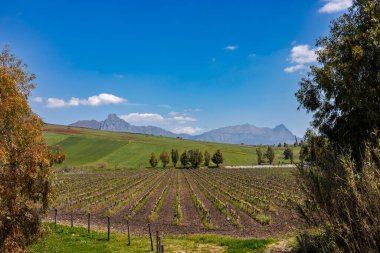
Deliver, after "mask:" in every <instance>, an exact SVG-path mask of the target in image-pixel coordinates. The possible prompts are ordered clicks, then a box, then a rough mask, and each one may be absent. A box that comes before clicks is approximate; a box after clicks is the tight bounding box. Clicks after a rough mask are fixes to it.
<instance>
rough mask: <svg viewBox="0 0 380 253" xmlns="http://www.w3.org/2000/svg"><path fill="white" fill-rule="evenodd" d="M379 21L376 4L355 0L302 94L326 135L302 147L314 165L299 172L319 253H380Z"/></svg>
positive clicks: (322, 43) (304, 209)
mask: <svg viewBox="0 0 380 253" xmlns="http://www.w3.org/2000/svg"><path fill="white" fill-rule="evenodd" d="M379 17H380V2H379V1H378V0H354V1H353V6H352V7H351V8H350V9H349V12H348V13H346V14H343V15H342V16H341V17H339V18H338V19H336V20H334V21H333V22H332V23H331V28H330V33H329V35H328V36H326V37H324V38H321V39H319V40H318V42H317V46H318V47H319V51H318V52H317V54H318V65H317V66H313V67H312V68H311V72H310V73H309V75H308V77H307V78H304V79H302V81H301V83H300V89H299V90H298V92H297V93H296V96H297V99H298V101H299V102H300V107H303V108H305V109H306V110H307V111H308V112H312V113H313V122H312V125H313V127H315V128H316V129H317V130H318V132H319V133H320V135H321V136H311V137H308V138H307V143H306V144H304V145H308V146H309V147H310V152H308V155H309V157H310V160H312V161H313V162H312V163H311V166H308V167H304V166H299V167H298V169H299V175H298V185H299V186H300V189H301V191H302V193H303V195H304V196H305V198H304V202H303V203H302V204H301V205H299V206H298V208H299V211H300V214H301V215H302V217H304V218H305V220H306V221H307V222H308V223H310V224H311V225H313V226H315V227H319V228H320V230H322V231H323V234H324V235H325V236H324V237H321V238H319V239H318V241H320V242H318V245H320V246H321V247H320V248H318V249H317V250H318V251H321V252H379V251H380V246H379V245H380V236H379V234H380V222H379V220H380V219H379V217H380V212H379V210H380V201H379V199H380V187H379V186H380V176H379V171H380V146H379V145H378V142H379V135H380V132H378V131H376V129H380V110H379V98H380V74H379V73H380V60H379V59H380V43H379V42H380V18H379ZM305 142H306V141H305ZM321 144H322V145H321ZM304 145H303V146H302V149H303V148H304V147H305V146H304ZM302 149H301V150H302ZM302 153H306V152H304V151H303V152H302ZM302 153H301V154H300V155H302ZM302 156H304V155H302ZM301 158H302V160H303V159H304V157H301ZM314 241H315V240H314ZM305 242H307V241H305V240H303V241H302V238H301V244H302V245H303V249H304V250H305V251H308V252H315V251H313V249H311V250H308V249H307V247H308V246H309V245H307V244H305ZM314 244H315V243H314Z"/></svg>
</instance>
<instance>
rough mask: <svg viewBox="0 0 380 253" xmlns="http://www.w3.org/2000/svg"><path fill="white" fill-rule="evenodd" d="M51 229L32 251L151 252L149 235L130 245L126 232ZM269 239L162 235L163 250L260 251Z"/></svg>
mask: <svg viewBox="0 0 380 253" xmlns="http://www.w3.org/2000/svg"><path fill="white" fill-rule="evenodd" d="M49 228H50V230H51V233H49V235H48V236H47V237H45V238H44V239H41V240H40V241H39V242H38V243H36V244H34V245H32V246H31V247H30V251H31V252H34V253H37V252H38V253H42V252H57V253H60V252H62V253H63V252H102V253H106V252H120V253H121V252H134V253H136V252H151V251H150V242H149V238H148V236H141V235H139V236H137V235H132V237H131V246H128V245H127V242H128V239H127V238H128V237H127V235H126V234H121V233H112V234H111V240H110V241H107V240H106V238H107V233H106V232H91V235H88V234H87V229H86V228H81V227H73V228H71V227H67V226H62V225H53V224H50V225H49ZM274 242H275V240H271V239H238V238H230V237H224V236H216V235H190V236H169V235H167V236H163V238H162V245H165V252H205V253H206V252H224V253H238V252H263V250H264V249H265V248H266V247H268V245H269V244H273V243H274Z"/></svg>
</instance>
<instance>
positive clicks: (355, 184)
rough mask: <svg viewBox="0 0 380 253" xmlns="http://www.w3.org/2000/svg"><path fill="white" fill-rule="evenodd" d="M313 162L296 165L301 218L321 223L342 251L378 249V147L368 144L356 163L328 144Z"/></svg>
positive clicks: (379, 212)
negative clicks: (361, 159)
mask: <svg viewBox="0 0 380 253" xmlns="http://www.w3.org/2000/svg"><path fill="white" fill-rule="evenodd" d="M315 164H316V165H315V166H313V167H311V168H305V167H303V166H300V167H299V175H298V180H299V185H300V186H301V189H302V191H303V192H304V194H305V201H304V202H303V204H302V205H300V206H299V211H300V214H301V215H302V217H303V218H304V219H305V220H306V221H308V222H309V223H310V224H312V225H315V226H322V227H323V228H324V230H325V231H326V232H327V233H329V234H331V236H333V238H334V241H335V243H336V245H337V247H338V248H340V249H341V250H343V251H344V252H379V250H380V248H379V245H380V219H379V217H380V147H376V148H373V147H372V146H370V145H369V146H367V148H366V150H365V153H364V156H363V163H362V164H358V163H357V162H355V160H353V159H352V158H351V156H350V155H349V154H343V155H342V154H341V153H340V151H337V150H336V149H334V147H332V146H330V147H328V148H326V149H325V150H324V152H322V153H321V154H320V155H319V156H318V159H317V161H316V163H315Z"/></svg>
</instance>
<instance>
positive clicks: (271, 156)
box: [265, 146, 275, 164]
mask: <svg viewBox="0 0 380 253" xmlns="http://www.w3.org/2000/svg"><path fill="white" fill-rule="evenodd" d="M265 157H266V158H267V159H268V162H269V164H273V161H274V158H275V154H274V150H273V148H272V147H271V146H269V147H268V149H267V152H266V153H265Z"/></svg>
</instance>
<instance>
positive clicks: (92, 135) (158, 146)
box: [44, 125, 299, 169]
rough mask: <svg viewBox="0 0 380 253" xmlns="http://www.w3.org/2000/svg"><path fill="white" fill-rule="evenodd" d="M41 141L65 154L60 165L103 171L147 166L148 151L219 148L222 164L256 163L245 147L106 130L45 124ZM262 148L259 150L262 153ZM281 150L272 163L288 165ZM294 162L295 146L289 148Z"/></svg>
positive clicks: (251, 149)
mask: <svg viewBox="0 0 380 253" xmlns="http://www.w3.org/2000/svg"><path fill="white" fill-rule="evenodd" d="M44 136H45V139H46V141H47V143H48V145H50V146H54V145H59V146H61V147H62V148H63V153H65V154H66V161H65V162H64V164H63V166H65V165H69V166H99V165H100V164H106V165H107V168H110V169H114V168H143V167H148V166H149V162H148V161H149V157H150V154H151V153H152V152H155V153H156V154H157V156H159V153H160V152H162V151H164V150H166V151H170V150H171V149H172V148H175V149H178V150H179V152H182V151H183V150H192V149H197V148H198V149H200V150H202V151H204V150H208V151H209V152H210V153H211V154H212V153H213V152H214V151H215V150H217V149H220V150H221V151H222V153H223V156H224V158H225V162H224V165H252V164H257V158H256V148H257V147H254V146H247V145H231V144H220V143H211V142H202V141H191V140H185V139H177V138H167V137H160V136H151V135H143V134H130V133H116V132H108V131H99V130H91V129H84V128H74V127H66V126H56V125H45V132H44ZM265 149H266V147H264V146H263V147H262V150H263V151H264V152H265ZM284 149H285V148H283V147H281V148H278V147H275V153H276V158H275V161H274V164H278V163H289V160H284V159H283V151H284ZM293 153H294V158H295V162H298V154H299V147H295V148H293Z"/></svg>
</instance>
